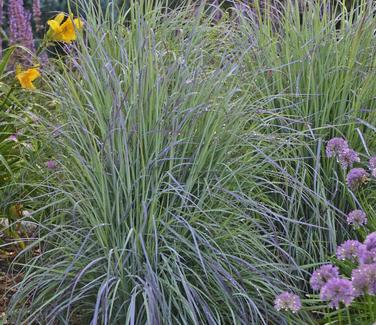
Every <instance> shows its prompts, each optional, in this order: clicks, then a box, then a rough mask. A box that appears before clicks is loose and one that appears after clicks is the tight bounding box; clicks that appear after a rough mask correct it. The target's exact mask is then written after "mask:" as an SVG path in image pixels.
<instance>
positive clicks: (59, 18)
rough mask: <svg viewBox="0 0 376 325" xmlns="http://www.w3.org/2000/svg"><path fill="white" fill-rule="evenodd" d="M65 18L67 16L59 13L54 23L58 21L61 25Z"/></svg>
mask: <svg viewBox="0 0 376 325" xmlns="http://www.w3.org/2000/svg"><path fill="white" fill-rule="evenodd" d="M64 18H65V14H64V13H63V12H61V13H59V14H58V15H57V16H56V17H55V18H54V21H56V22H57V23H58V24H59V25H61V23H62V22H63V20H64Z"/></svg>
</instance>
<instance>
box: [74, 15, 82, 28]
mask: <svg viewBox="0 0 376 325" xmlns="http://www.w3.org/2000/svg"><path fill="white" fill-rule="evenodd" d="M74 26H76V28H77V30H81V29H82V28H83V27H84V22H83V21H82V20H81V19H80V18H76V19H75V20H74Z"/></svg>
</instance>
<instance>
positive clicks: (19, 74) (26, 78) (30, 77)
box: [16, 68, 40, 89]
mask: <svg viewBox="0 0 376 325" xmlns="http://www.w3.org/2000/svg"><path fill="white" fill-rule="evenodd" d="M39 77H40V72H39V70H38V69H37V68H30V69H27V70H25V71H22V70H21V69H19V68H18V69H17V71H16V78H17V79H18V81H19V82H20V84H21V87H22V88H25V89H35V86H34V85H33V81H34V80H35V79H37V78H39Z"/></svg>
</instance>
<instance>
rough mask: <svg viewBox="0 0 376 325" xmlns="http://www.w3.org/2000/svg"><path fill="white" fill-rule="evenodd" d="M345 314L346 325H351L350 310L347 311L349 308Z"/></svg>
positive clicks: (347, 308)
mask: <svg viewBox="0 0 376 325" xmlns="http://www.w3.org/2000/svg"><path fill="white" fill-rule="evenodd" d="M346 313H347V323H348V324H349V325H352V323H351V315H350V309H349V307H346Z"/></svg>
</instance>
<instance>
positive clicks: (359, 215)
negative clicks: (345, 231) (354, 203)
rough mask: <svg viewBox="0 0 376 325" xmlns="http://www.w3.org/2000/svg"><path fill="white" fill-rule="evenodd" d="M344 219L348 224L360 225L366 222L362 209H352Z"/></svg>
mask: <svg viewBox="0 0 376 325" xmlns="http://www.w3.org/2000/svg"><path fill="white" fill-rule="evenodd" d="M346 220H347V223H348V224H349V225H353V226H355V227H360V226H363V225H365V224H366V223H367V215H366V214H365V212H364V211H362V210H354V211H351V212H350V213H349V214H348V215H347V219H346Z"/></svg>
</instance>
